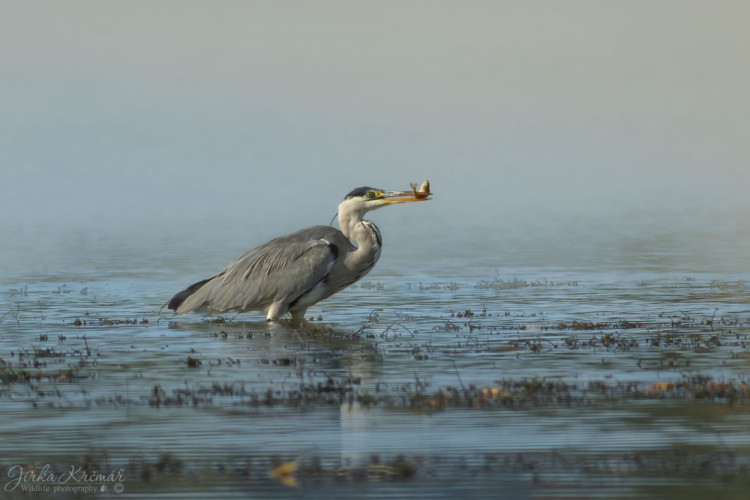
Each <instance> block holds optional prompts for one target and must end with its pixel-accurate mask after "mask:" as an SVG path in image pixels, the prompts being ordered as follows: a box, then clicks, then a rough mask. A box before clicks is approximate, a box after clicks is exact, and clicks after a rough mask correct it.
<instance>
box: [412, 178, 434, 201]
mask: <svg viewBox="0 0 750 500" xmlns="http://www.w3.org/2000/svg"><path fill="white" fill-rule="evenodd" d="M409 185H410V186H411V191H412V193H414V197H415V198H427V197H428V196H430V194H432V193H430V181H427V180H426V181H424V182H423V183H422V185H421V186H419V189H418V190H417V185H416V184H413V183H409Z"/></svg>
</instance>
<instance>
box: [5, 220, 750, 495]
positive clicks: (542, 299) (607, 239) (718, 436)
mask: <svg viewBox="0 0 750 500" xmlns="http://www.w3.org/2000/svg"><path fill="white" fill-rule="evenodd" d="M374 218H375V220H376V222H378V224H379V225H380V226H381V229H382V230H383V234H384V238H385V251H384V253H383V257H382V258H381V261H380V262H379V263H378V265H377V266H376V268H375V269H374V270H373V271H372V272H371V274H370V275H368V276H367V277H366V278H365V279H364V280H363V281H362V282H360V283H358V284H357V285H355V286H353V287H351V288H349V289H347V290H346V291H344V292H341V293H339V294H337V295H335V296H334V297H332V298H330V299H328V300H327V301H325V302H323V303H321V304H319V305H317V306H316V307H313V308H311V309H310V310H308V316H309V317H310V318H311V321H310V322H309V324H308V325H307V326H306V327H304V328H300V327H292V326H290V325H288V324H286V323H283V322H282V323H279V324H267V323H266V322H265V321H263V318H262V316H260V315H256V314H244V315H227V316H225V317H223V318H208V319H204V318H201V317H199V316H194V315H186V316H183V317H178V318H173V317H172V316H171V315H169V314H166V313H160V311H159V309H160V307H161V306H162V305H163V303H164V302H165V301H166V300H168V299H169V297H170V296H171V295H172V294H173V293H175V292H176V291H179V290H180V289H181V288H183V287H184V286H186V285H188V284H190V283H191V282H193V281H197V280H198V279H201V278H203V277H206V276H208V275H210V274H211V273H212V272H214V271H216V270H218V269H220V268H221V267H222V266H223V265H224V264H226V262H228V261H230V260H231V259H232V258H233V257H234V256H235V255H236V254H238V253H240V252H241V251H243V250H244V249H246V248H248V247H250V246H252V245H253V244H257V243H261V242H262V241H264V240H265V239H267V238H269V237H272V236H274V235H275V234H273V233H272V232H270V231H269V230H268V229H263V230H259V231H257V232H256V233H254V234H250V235H243V236H242V237H238V236H236V235H235V237H233V238H227V237H222V236H221V235H226V233H225V232H223V231H224V230H225V229H224V228H213V229H211V228H208V229H207V230H206V231H201V232H188V231H183V230H180V229H179V228H172V229H169V228H159V229H157V228H153V227H151V228H149V227H148V226H146V227H145V228H144V227H141V228H140V229H139V230H138V231H137V232H135V233H134V232H131V231H124V232H121V233H118V232H112V231H105V230H91V229H81V230H71V229H67V230H55V229H52V228H37V229H34V228H23V229H17V230H16V231H14V233H13V234H14V238H13V241H7V240H6V241H5V242H4V243H3V258H2V261H1V262H0V270H1V271H2V275H1V277H0V292H1V293H0V316H1V317H2V319H1V322H0V332H1V335H0V359H2V362H1V363H0V374H1V375H2V383H1V384H0V405H1V408H2V414H3V422H4V425H3V426H2V430H1V431H0V433H1V434H2V440H1V441H0V456H2V457H3V459H2V462H1V463H0V468H1V469H2V470H0V473H2V479H0V483H2V484H3V485H4V486H6V491H7V490H8V487H7V484H8V482H9V481H10V480H11V479H12V474H13V473H14V471H17V470H18V469H14V468H13V467H14V466H16V465H19V466H21V467H23V470H25V471H30V470H37V471H38V470H40V469H42V468H43V466H44V465H45V464H50V466H51V467H52V468H53V469H54V470H55V471H58V472H64V471H66V470H68V469H69V468H70V467H71V466H73V467H77V466H81V467H83V469H84V470H89V471H92V470H94V469H96V470H98V471H100V472H101V471H106V472H109V471H111V470H120V469H122V470H123V481H122V482H121V483H120V484H122V487H123V489H124V493H125V494H127V495H128V496H130V497H132V498H140V497H142V498H167V497H173V496H175V495H177V496H179V497H180V498H183V497H190V496H191V495H192V496H193V497H195V498H204V497H205V496H207V495H208V494H210V495H212V496H213V497H217V498H224V497H247V496H256V497H259V498H269V497H285V496H310V497H320V496H326V497H330V498H336V497H338V498H347V497H351V496H355V495H356V496H358V497H364V498H387V497H400V496H404V495H408V494H417V492H418V494H419V496H420V497H423V498H454V497H455V496H456V495H458V494H461V495H462V496H466V497H469V498H472V497H476V498H482V497H486V496H487V495H488V494H494V495H505V496H507V497H514V498H515V497H532V498H559V497H563V496H567V497H595V496H612V497H618V498H627V497H629V498H651V497H653V496H663V497H674V498H689V497H693V498H699V497H702V496H704V495H705V494H706V493H707V492H713V491H715V489H716V488H717V487H721V488H722V490H723V491H724V492H726V496H727V497H728V498H731V497H733V496H734V497H736V498H744V497H745V495H746V493H747V491H748V488H750V350H749V349H748V342H750V339H749V338H748V334H750V300H749V299H750V266H749V264H750V228H749V226H748V225H747V223H746V222H744V220H742V219H740V218H739V217H732V216H729V215H727V214H718V215H716V214H714V215H703V216H691V217H690V218H681V217H674V216H673V217H669V216H660V217H656V216H654V215H649V216H648V217H645V216H643V217H628V218H614V219H612V218H603V217H602V218H596V217H588V218H581V217H576V218H564V217H562V216H548V217H546V218H545V217H541V218H533V217H529V218H528V220H525V221H519V220H516V221H515V222H512V223H511V222H507V223H493V224H492V225H488V226H486V227H483V226H477V227H473V226H467V225H461V224H458V223H457V224H455V225H453V226H447V227H446V226H445V225H437V222H436V223H435V224H436V225H435V227H431V226H429V223H428V224H427V226H426V227H425V225H424V223H422V225H421V226H419V227H420V232H421V234H424V235H427V237H415V236H414V235H413V234H412V233H413V231H412V230H411V229H410V228H414V227H415V224H420V221H419V219H418V218H417V217H416V216H415V215H413V214H412V215H407V216H405V219H404V220H403V222H405V223H404V224H402V225H399V220H398V219H389V218H387V217H385V218H380V217H374ZM440 222H445V220H443V221H440ZM487 227H497V228H499V229H496V230H490V231H488V230H487ZM433 234H442V235H443V237H440V238H434V239H433V238H431V237H429V235H433ZM256 237H257V239H256ZM290 462H295V463H296V469H295V471H294V472H293V473H290V474H286V475H283V474H282V475H281V476H278V475H277V477H271V476H270V475H269V474H270V473H271V471H272V470H274V468H275V467H277V466H278V465H282V464H288V463H290ZM32 468H33V469H32ZM42 483H44V481H39V482H38V483H37V484H38V485H41V486H46V485H45V484H42ZM79 483H80V481H79ZM101 483H102V484H99V485H98V486H105V487H107V488H109V489H108V490H107V491H110V492H111V491H113V488H114V483H113V482H111V481H109V480H107V481H102V482H101ZM76 484H78V483H76ZM70 491H72V490H69V493H67V494H70V495H74V496H75V495H76V493H75V492H73V493H70ZM51 493H54V492H51ZM11 494H12V495H16V496H19V497H22V496H24V493H23V492H22V491H21V485H18V487H17V488H15V489H13V491H12V492H11ZM47 494H48V493H47V492H43V493H41V494H40V495H41V496H44V495H47ZM58 494H60V495H64V494H65V493H58ZM78 494H79V495H80V496H83V497H86V496H90V494H89V493H80V492H79V493H78ZM27 495H30V496H33V495H32V494H27ZM101 495H102V493H99V494H98V495H97V496H101Z"/></svg>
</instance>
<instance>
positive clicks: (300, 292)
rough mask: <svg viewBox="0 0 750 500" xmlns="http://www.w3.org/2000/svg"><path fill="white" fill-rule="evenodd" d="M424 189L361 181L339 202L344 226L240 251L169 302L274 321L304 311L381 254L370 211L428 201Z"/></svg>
mask: <svg viewBox="0 0 750 500" xmlns="http://www.w3.org/2000/svg"><path fill="white" fill-rule="evenodd" d="M428 196H429V188H427V191H426V194H425V192H420V193H417V192H416V190H412V191H384V190H382V189H375V188H370V187H360V188H357V189H354V190H353V191H352V192H350V193H349V194H348V195H346V197H345V198H344V200H343V201H342V202H341V203H340V204H339V206H338V219H339V226H340V227H341V230H340V231H339V230H338V229H335V228H333V227H330V226H312V227H308V228H306V229H302V230H300V231H297V232H295V233H292V234H288V235H286V236H281V237H279V238H275V239H273V240H271V241H269V242H267V243H264V244H262V245H260V246H258V247H255V248H253V249H252V250H249V251H248V252H246V253H244V254H242V255H240V256H239V257H237V258H236V259H235V260H234V261H232V262H231V263H230V264H229V265H228V266H226V267H225V268H224V269H223V270H222V271H220V272H219V273H218V274H216V275H215V276H213V277H211V278H208V279H205V280H203V281H199V282H197V283H194V284H192V285H190V286H189V287H187V288H185V289H184V290H182V291H181V292H179V293H177V294H176V295H175V296H174V297H172V299H171V300H170V301H169V302H168V303H167V307H168V308H169V309H172V310H173V311H174V312H175V314H183V313H187V312H191V311H196V312H202V313H206V314H220V313H224V312H227V311H239V312H244V311H263V312H265V314H266V320H268V321H275V320H277V319H278V318H280V317H282V316H284V315H285V314H287V313H291V315H292V321H295V322H298V321H300V320H302V319H304V314H305V310H306V309H307V308H308V307H310V306H311V305H313V304H316V303H318V302H320V301H321V300H323V299H325V298H328V297H330V296H331V295H333V294H334V293H336V292H338V291H340V290H342V289H344V288H346V287H347V286H349V285H351V284H352V283H354V282H355V281H357V280H359V279H360V278H362V277H363V276H364V275H365V274H367V273H368V272H369V271H370V269H372V268H373V266H374V265H375V263H376V262H377V261H378V258H379V257H380V251H381V246H382V243H383V242H382V239H381V237H380V230H379V229H378V228H377V226H375V224H373V223H372V222H371V221H368V220H365V219H363V216H364V214H365V213H367V212H369V211H370V210H374V209H376V208H380V207H384V206H387V205H393V204H396V203H404V202H413V201H424V200H427V199H429V198H428Z"/></svg>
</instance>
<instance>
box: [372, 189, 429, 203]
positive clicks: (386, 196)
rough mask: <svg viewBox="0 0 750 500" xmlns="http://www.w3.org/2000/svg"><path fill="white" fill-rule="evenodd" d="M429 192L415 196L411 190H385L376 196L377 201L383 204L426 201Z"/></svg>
mask: <svg viewBox="0 0 750 500" xmlns="http://www.w3.org/2000/svg"><path fill="white" fill-rule="evenodd" d="M430 194H431V193H429V194H424V195H422V196H415V195H414V192H413V191H385V192H384V193H383V194H381V195H380V196H379V197H378V201H379V202H380V203H382V204H383V205H392V204H394V203H407V202H410V201H427V200H429V199H430V198H428V196H429V195H430Z"/></svg>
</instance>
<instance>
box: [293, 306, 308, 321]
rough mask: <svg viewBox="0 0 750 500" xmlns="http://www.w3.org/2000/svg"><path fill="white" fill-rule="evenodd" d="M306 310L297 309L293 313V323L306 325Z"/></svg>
mask: <svg viewBox="0 0 750 500" xmlns="http://www.w3.org/2000/svg"><path fill="white" fill-rule="evenodd" d="M306 310H307V308H305V309H295V310H294V311H292V323H295V324H296V323H304V322H305V311H306Z"/></svg>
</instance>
